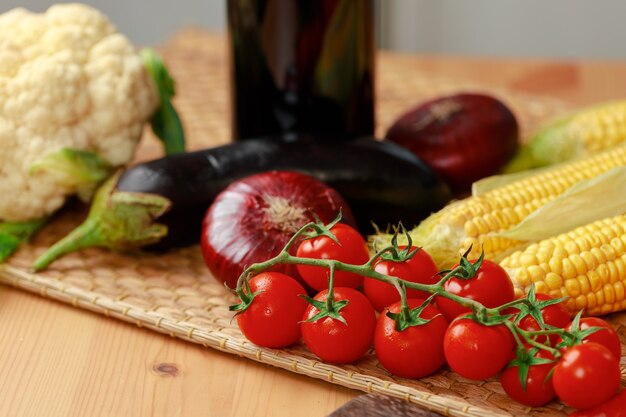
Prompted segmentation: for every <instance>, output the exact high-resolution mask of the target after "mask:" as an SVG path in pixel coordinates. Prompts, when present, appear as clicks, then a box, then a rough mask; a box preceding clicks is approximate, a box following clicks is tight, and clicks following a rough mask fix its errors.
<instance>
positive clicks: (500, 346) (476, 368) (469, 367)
mask: <svg viewBox="0 0 626 417" xmlns="http://www.w3.org/2000/svg"><path fill="white" fill-rule="evenodd" d="M514 344H515V341H514V339H513V336H512V335H511V332H510V331H509V329H507V328H506V327H505V326H504V325H502V324H499V325H496V326H484V325H482V324H480V323H476V322H475V321H473V320H471V319H469V318H465V317H460V318H457V319H456V320H454V321H453V322H452V323H450V326H449V327H448V330H447V331H446V334H445V336H444V338H443V351H444V353H445V356H446V361H447V362H448V365H450V368H452V370H453V371H454V372H456V373H457V374H459V375H461V376H462V377H465V378H468V379H474V380H482V379H487V378H491V377H493V376H495V375H496V374H497V373H498V372H500V371H501V370H502V369H503V368H504V367H505V366H506V364H507V363H508V362H509V361H510V360H511V356H512V355H513V348H514Z"/></svg>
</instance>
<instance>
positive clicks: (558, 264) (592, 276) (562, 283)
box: [500, 208, 626, 315]
mask: <svg viewBox="0 0 626 417" xmlns="http://www.w3.org/2000/svg"><path fill="white" fill-rule="evenodd" d="M625 211H626V208H625ZM500 265H501V266H502V267H504V268H505V269H506V270H507V272H508V273H509V275H510V276H511V279H512V280H513V283H514V286H515V291H516V293H517V294H518V295H521V294H523V293H526V292H527V291H528V290H529V289H530V286H531V284H534V285H535V290H536V291H537V292H538V293H544V294H550V295H552V296H555V297H568V298H567V300H566V301H565V305H566V307H567V308H568V310H569V311H571V312H572V313H575V312H577V311H579V310H584V311H583V313H584V314H585V315H602V314H607V313H612V312H615V311H619V310H625V309H626V215H621V216H617V217H612V218H609V219H604V220H599V221H596V222H593V223H590V224H588V225H585V226H581V227H578V228H576V229H574V230H572V231H570V232H567V233H563V234H561V235H559V236H555V237H552V238H549V239H545V240H542V241H540V242H537V243H533V244H531V245H530V246H528V247H527V248H526V249H524V250H523V251H518V252H514V253H513V254H511V255H510V256H508V257H507V258H505V259H503V260H502V261H501V262H500Z"/></svg>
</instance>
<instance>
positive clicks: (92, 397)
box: [0, 54, 626, 417]
mask: <svg viewBox="0 0 626 417" xmlns="http://www.w3.org/2000/svg"><path fill="white" fill-rule="evenodd" d="M388 58H390V55H388V54H383V55H382V56H381V59H380V60H379V63H380V66H381V68H382V69H384V68H385V65H386V63H388V62H389V60H388ZM393 62H394V65H407V66H412V68H415V69H416V70H419V71H420V72H421V73H423V74H424V73H425V74H432V75H433V76H437V77H447V78H450V79H461V80H465V81H468V82H471V83H476V84H479V85H482V86H484V87H485V88H492V87H493V88H503V89H507V90H509V91H512V92H517V93H522V94H539V95H544V96H554V97H556V98H559V99H562V100H564V101H565V102H567V104H568V105H572V106H579V105H585V104H590V103H593V102H597V101H603V100H608V99H613V98H624V97H626V63H624V62H598V61H595V62H587V61H569V62H564V61H558V62H557V61H548V60H531V59H491V58H478V57H443V56H421V55H420V56H418V55H415V56H393ZM181 94H184V90H181ZM379 121H380V120H379ZM382 122H383V123H388V120H387V121H384V120H383V121H382ZM384 128H385V126H379V131H382V130H383V129H384ZM359 394H360V392H357V391H351V390H348V389H346V388H342V387H339V386H335V385H332V384H329V383H326V382H322V381H318V380H314V379H311V378H308V377H305V376H301V375H296V374H293V373H290V372H287V371H283V370H279V369H274V368H271V367H269V366H266V365H261V364H258V363H255V362H252V361H250V360H247V359H243V358H239V357H236V356H233V355H228V354H225V353H221V352H217V351H214V350H211V349H205V348H202V347H200V346H197V345H194V344H191V343H186V342H183V341H180V340H177V339H171V338H169V337H167V336H164V335H162V334H157V333H153V332H151V331H149V330H145V329H140V328H137V327H136V326H133V325H129V324H126V323H123V322H119V321H117V320H115V319H112V318H107V317H103V316H99V315H96V314H92V313H89V312H86V311H83V310H80V309H77V308H74V307H72V306H70V305H65V304H61V303H58V302H55V301H51V300H49V299H44V298H41V297H39V296H38V295H35V294H30V293H25V292H22V291H19V290H16V289H13V288H10V287H5V286H0V416H15V417H25V416H33V417H34V416H46V417H48V416H65V417H69V416H80V417H83V416H90V417H91V416H112V417H113V416H115V417H118V416H154V417H157V416H163V417H174V416H212V417H228V416H233V417H234V416H237V417H247V416H250V417H252V416H254V417H262V416H273V417H280V416H294V415H297V416H305V415H306V416H325V415H327V414H328V413H330V412H331V411H333V410H334V409H336V408H337V407H339V406H341V405H342V404H344V403H345V402H347V401H348V400H350V399H351V398H353V397H355V396H357V395H359Z"/></svg>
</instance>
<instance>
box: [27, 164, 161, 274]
mask: <svg viewBox="0 0 626 417" xmlns="http://www.w3.org/2000/svg"><path fill="white" fill-rule="evenodd" d="M119 176H120V171H118V172H117V173H116V174H115V175H113V176H111V177H110V178H109V179H108V180H107V181H105V182H104V183H103V184H102V186H100V188H99V189H98V191H97V192H96V195H95V197H94V199H93V202H92V205H91V209H90V210H89V215H88V216H87V219H86V220H85V221H84V222H83V223H82V224H81V225H79V226H78V227H77V228H75V229H74V230H73V231H72V232H70V234H69V235H67V236H65V237H64V238H63V239H61V240H60V241H58V242H57V243H55V244H54V245H53V246H52V247H50V248H49V249H48V250H47V251H46V252H45V253H44V254H43V255H41V256H40V257H39V258H38V259H37V260H35V262H34V264H33V268H34V269H35V270H36V271H41V270H42V269H44V268H46V267H47V266H48V265H50V263H51V262H53V261H54V260H56V259H57V258H59V257H60V256H63V255H66V254H68V253H70V252H74V251H77V250H79V249H84V248H87V247H105V248H109V249H112V250H129V249H134V248H140V247H142V246H145V245H148V244H151V243H156V242H158V241H159V240H160V239H161V238H163V237H164V236H165V235H167V231H168V230H167V226H165V225H163V224H159V223H156V222H155V219H157V218H158V217H160V216H161V215H163V213H165V212H166V211H167V210H169V208H170V207H171V201H170V200H168V199H167V198H165V197H162V196H159V195H156V194H146V193H132V192H124V191H118V190H116V188H115V186H116V185H117V180H118V179H119Z"/></svg>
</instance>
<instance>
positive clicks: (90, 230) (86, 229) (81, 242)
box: [33, 219, 105, 271]
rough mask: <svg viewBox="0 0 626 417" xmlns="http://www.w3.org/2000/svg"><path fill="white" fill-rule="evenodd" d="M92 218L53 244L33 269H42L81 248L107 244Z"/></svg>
mask: <svg viewBox="0 0 626 417" xmlns="http://www.w3.org/2000/svg"><path fill="white" fill-rule="evenodd" d="M92 220H93V219H87V220H86V221H85V222H84V223H83V224H81V225H80V226H78V227H77V228H76V229H74V230H72V231H71V232H70V234H69V235H67V236H65V237H64V238H63V239H61V240H59V241H58V242H57V243H55V244H54V245H52V247H50V248H49V249H48V250H47V251H46V252H44V254H43V255H41V256H40V257H39V258H37V260H35V262H34V263H33V269H34V270H35V271H41V270H43V269H45V268H46V267H47V266H48V265H50V264H51V263H52V262H53V261H54V260H55V259H57V258H59V257H61V256H63V255H66V254H68V253H71V252H75V251H77V250H79V249H84V248H88V247H93V246H105V245H104V241H105V240H104V239H103V238H102V237H101V236H100V234H99V233H98V227H97V226H96V225H95V223H94V222H93V221H92Z"/></svg>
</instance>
